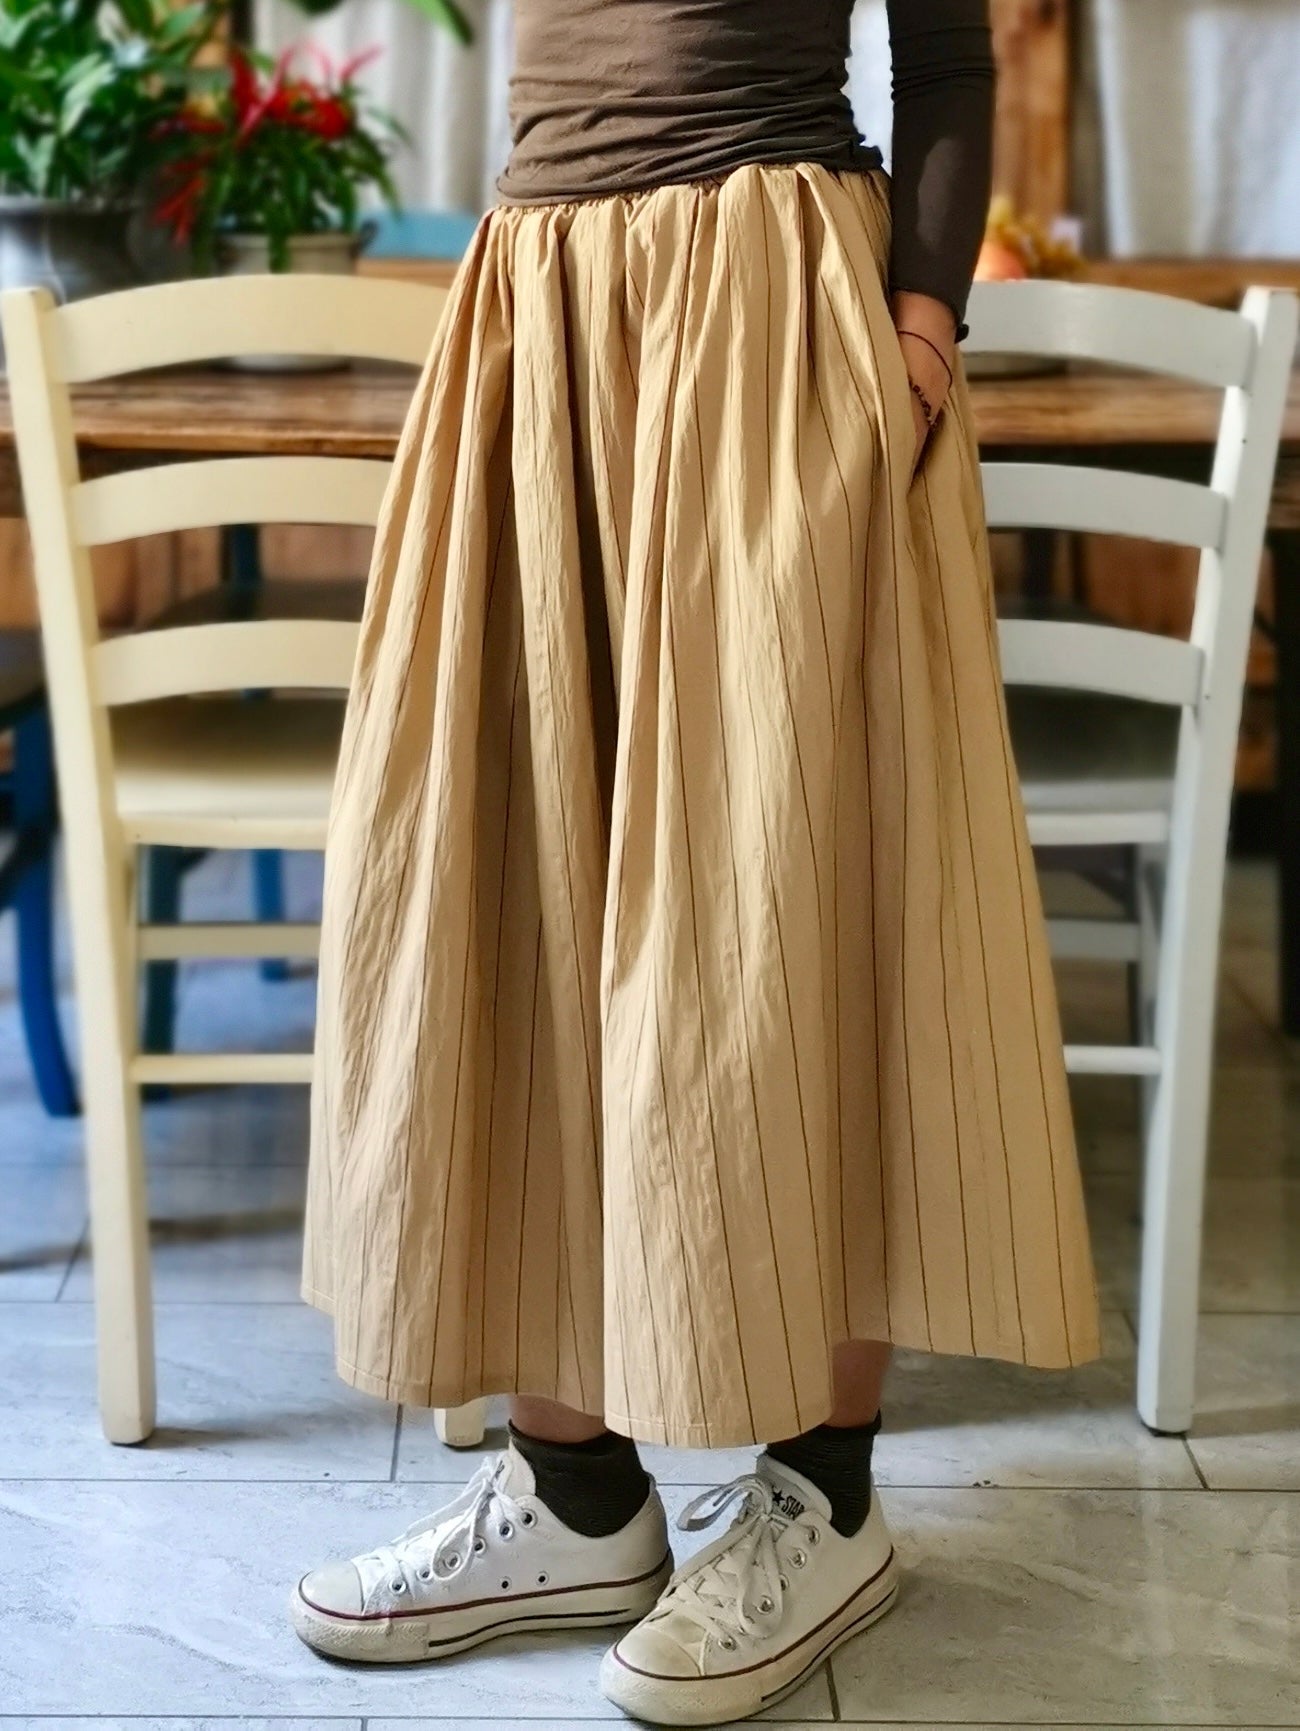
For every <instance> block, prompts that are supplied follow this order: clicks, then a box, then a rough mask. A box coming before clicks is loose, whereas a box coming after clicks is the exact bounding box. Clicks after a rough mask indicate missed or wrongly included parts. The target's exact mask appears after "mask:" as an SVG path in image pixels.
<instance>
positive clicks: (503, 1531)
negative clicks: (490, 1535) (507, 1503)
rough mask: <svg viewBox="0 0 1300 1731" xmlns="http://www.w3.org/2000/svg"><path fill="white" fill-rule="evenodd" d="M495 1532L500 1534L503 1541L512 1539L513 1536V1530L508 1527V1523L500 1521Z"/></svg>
mask: <svg viewBox="0 0 1300 1731" xmlns="http://www.w3.org/2000/svg"><path fill="white" fill-rule="evenodd" d="M497 1532H498V1533H500V1535H501V1537H502V1538H503V1539H513V1538H514V1536H515V1529H514V1528H513V1527H512V1526H511V1525H510V1522H509V1521H502V1523H501V1525H500V1526H499V1527H498V1528H497Z"/></svg>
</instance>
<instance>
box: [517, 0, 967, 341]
mask: <svg viewBox="0 0 1300 1731" xmlns="http://www.w3.org/2000/svg"><path fill="white" fill-rule="evenodd" d="M852 10H853V0H516V6H515V74H514V78H513V80H512V83H511V117H512V123H513V129H514V139H515V147H514V151H513V153H512V155H511V158H510V162H509V165H508V167H507V169H506V172H505V174H504V175H503V176H502V178H501V181H500V191H501V196H502V198H503V199H504V201H505V202H506V203H507V204H551V203H558V202H564V201H567V200H570V199H580V198H591V197H597V196H599V195H601V194H603V193H611V192H628V191H633V190H640V189H642V188H646V187H652V186H658V185H662V184H665V183H668V182H675V181H689V180H705V179H710V180H711V179H714V178H716V177H718V176H720V175H723V174H726V173H728V172H729V171H730V170H731V169H733V168H738V167H740V166H741V165H742V164H743V163H747V162H820V163H824V164H825V165H826V166H827V167H829V168H834V169H841V170H862V169H869V168H874V167H878V166H879V164H880V161H881V157H880V153H879V151H878V150H875V149H873V148H871V147H870V146H868V145H867V144H866V143H864V142H863V140H862V139H861V137H860V136H859V134H858V131H857V128H856V126H855V125H854V122H853V112H852V109H851V107H850V105H849V100H848V97H847V96H846V95H845V92H844V85H845V64H846V61H847V58H848V51H849V16H850V13H851V12H852ZM888 10H889V30H890V41H891V45H892V53H893V86H894V140H893V160H892V164H891V168H892V174H893V210H894V230H893V251H892V257H891V266H890V274H891V279H892V280H891V284H890V286H891V287H892V288H894V289H911V290H915V291H917V292H919V293H922V294H928V295H933V296H934V297H935V298H936V299H938V300H941V301H945V302H946V303H947V304H948V305H949V306H950V307H951V308H952V310H953V312H954V313H955V314H956V315H957V317H958V319H960V318H961V316H962V313H963V310H964V308H965V304H966V296H967V294H968V293H969V290H970V283H971V277H972V274H973V272H974V268H975V259H976V255H977V254H978V252H979V246H980V240H981V237H982V236H983V233H984V223H985V217H986V214H987V211H988V202H989V184H990V157H991V146H992V131H993V91H994V65H993V51H992V43H991V34H990V29H989V0H888Z"/></svg>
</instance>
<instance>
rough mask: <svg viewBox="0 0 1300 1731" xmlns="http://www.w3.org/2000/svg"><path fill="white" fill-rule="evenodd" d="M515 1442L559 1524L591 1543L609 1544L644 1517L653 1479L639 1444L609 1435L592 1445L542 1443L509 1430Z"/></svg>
mask: <svg viewBox="0 0 1300 1731" xmlns="http://www.w3.org/2000/svg"><path fill="white" fill-rule="evenodd" d="M510 1440H511V1441H512V1442H513V1443H514V1445H515V1448H516V1449H517V1450H518V1451H519V1453H520V1454H521V1455H522V1456H523V1457H524V1459H525V1460H526V1461H527V1462H528V1464H529V1466H530V1467H531V1468H532V1469H533V1478H534V1479H535V1480H536V1483H537V1494H538V1496H539V1497H540V1498H541V1500H542V1501H543V1502H544V1503H545V1504H546V1506H547V1508H548V1509H549V1510H550V1511H551V1513H552V1514H553V1515H554V1516H555V1518H556V1520H557V1521H563V1523H564V1525H565V1526H566V1527H568V1528H570V1530H571V1531H573V1532H575V1533H581V1534H582V1535H583V1537H584V1538H588V1539H607V1538H608V1537H609V1535H610V1534H611V1533H616V1532H618V1531H619V1529H620V1528H622V1527H625V1526H626V1525H627V1523H628V1522H629V1521H630V1520H631V1519H632V1518H633V1517H634V1516H635V1515H638V1514H640V1512H641V1509H642V1507H643V1505H644V1503H645V1500H646V1498H647V1497H648V1496H649V1495H650V1475H649V1474H648V1473H647V1472H646V1470H645V1468H644V1467H643V1466H642V1465H641V1457H640V1456H639V1455H638V1454H637V1452H636V1444H635V1443H634V1442H632V1441H630V1439H629V1438H627V1437H625V1436H617V1435H616V1434H615V1433H614V1432H613V1431H612V1430H607V1431H606V1432H605V1434H604V1435H603V1436H598V1437H593V1438H592V1439H591V1441H590V1442H580V1443H556V1442H543V1441H542V1439H541V1438H540V1437H533V1436H525V1435H524V1433H523V1431H519V1430H516V1429H515V1427H514V1426H513V1425H511V1426H510Z"/></svg>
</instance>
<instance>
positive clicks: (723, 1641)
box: [718, 1635, 736, 1653]
mask: <svg viewBox="0 0 1300 1731" xmlns="http://www.w3.org/2000/svg"><path fill="white" fill-rule="evenodd" d="M718 1645H719V1646H720V1647H721V1648H722V1650H723V1651H724V1652H725V1653H734V1652H735V1650H736V1643H735V1641H734V1639H733V1638H732V1637H731V1636H730V1635H723V1636H721V1637H720V1639H719V1641H718Z"/></svg>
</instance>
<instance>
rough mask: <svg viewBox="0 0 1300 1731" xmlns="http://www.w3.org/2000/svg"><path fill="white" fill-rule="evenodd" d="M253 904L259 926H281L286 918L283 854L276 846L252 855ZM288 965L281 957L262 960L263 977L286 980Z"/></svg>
mask: <svg viewBox="0 0 1300 1731" xmlns="http://www.w3.org/2000/svg"><path fill="white" fill-rule="evenodd" d="M253 906H254V909H255V911H256V915H257V920H258V923H259V924H260V925H278V924H279V923H280V921H282V920H283V919H284V855H283V854H282V853H280V852H279V850H278V849H275V848H259V849H258V850H257V852H256V853H254V855H253ZM288 977H289V964H288V963H287V962H284V961H280V960H278V959H274V958H273V959H271V960H269V961H265V962H263V963H262V978H263V979H264V980H287V979H288Z"/></svg>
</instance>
